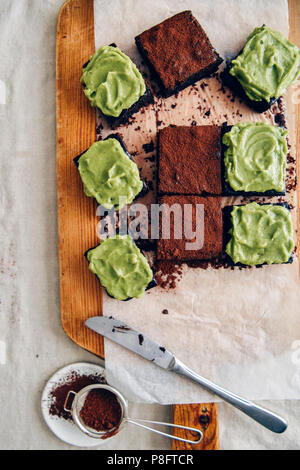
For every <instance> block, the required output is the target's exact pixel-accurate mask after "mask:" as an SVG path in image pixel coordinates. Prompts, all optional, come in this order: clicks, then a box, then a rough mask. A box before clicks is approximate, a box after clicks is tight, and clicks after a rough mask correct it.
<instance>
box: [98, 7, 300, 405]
mask: <svg viewBox="0 0 300 470" xmlns="http://www.w3.org/2000/svg"><path fill="white" fill-rule="evenodd" d="M184 9H191V10H192V11H193V14H194V15H195V16H196V17H197V18H198V20H199V21H200V23H201V25H202V26H203V27H204V29H205V30H206V32H207V33H208V36H209V38H210V40H211V42H212V44H213V45H214V47H215V48H216V50H217V51H218V52H219V54H220V55H221V56H222V57H223V58H224V59H226V58H230V57H232V56H234V55H236V54H237V53H238V52H239V50H240V49H241V47H242V46H243V44H244V42H245V40H246V38H247V36H248V34H249V33H250V32H251V31H252V30H253V29H254V28H255V27H256V26H260V25H262V24H263V23H265V24H267V25H268V26H270V27H271V28H274V29H276V30H279V31H281V32H282V33H283V34H285V35H286V36H288V5H287V2H286V1H284V0H276V1H271V0H263V1H256V0H243V1H238V0H229V1H226V2H224V1H222V0H214V1H209V0H198V1H196V0H194V1H179V0H175V1H171V0H160V1H156V0H155V1H147V0H138V1H137V0H120V1H117V0H115V1H114V2H112V3H111V4H110V8H109V9H108V8H107V2H105V1H103V0H95V37H96V39H95V42H96V48H98V47H100V46H101V45H102V44H110V43H112V42H115V43H117V45H118V46H119V47H120V48H121V49H122V50H123V51H124V52H125V53H127V54H128V55H130V56H131V57H132V59H133V60H134V61H135V62H136V63H137V64H138V65H139V66H140V68H141V69H142V70H143V71H144V72H145V73H146V74H147V70H146V69H144V67H143V65H142V64H141V59H140V57H139V55H138V53H137V50H136V47H135V43H134V37H135V36H136V35H137V34H139V33H140V32H142V31H144V30H145V29H147V28H149V27H151V26H153V25H155V24H157V23H158V22H160V21H162V20H163V19H165V18H167V17H169V16H172V15H173V14H175V13H177V12H179V11H182V10H184ZM203 82H205V85H202V86H201V83H202V82H198V83H197V84H196V86H194V87H190V88H188V89H186V90H184V91H182V92H181V93H179V95H178V97H177V98H174V97H171V98H169V99H167V100H160V99H156V102H155V104H154V105H153V106H151V107H149V108H148V109H147V110H146V111H145V112H143V113H139V114H138V115H136V116H135V117H134V119H132V120H131V123H130V125H128V126H124V127H121V128H120V129H119V130H118V131H119V132H120V133H121V134H122V135H123V138H124V141H125V143H126V145H127V147H128V149H129V151H130V152H131V153H132V154H133V155H134V156H135V158H136V161H137V163H138V165H139V167H140V170H141V174H142V177H144V178H146V179H148V180H149V179H153V172H154V171H155V168H154V163H153V161H152V160H153V159H151V158H150V157H151V156H152V155H155V149H154V152H153V153H152V154H151V153H150V154H149V153H147V151H146V150H145V147H143V145H144V144H148V143H150V142H153V143H154V144H155V143H156V134H157V130H158V129H159V128H161V127H164V126H166V125H169V124H185V125H191V124H195V123H196V124H198V125H202V124H211V123H215V124H221V123H222V122H224V121H227V122H228V123H229V124H234V123H235V122H241V121H259V120H264V121H266V122H271V123H274V116H275V115H276V113H278V112H282V111H283V112H284V114H285V117H286V118H287V117H288V127H289V143H290V145H291V150H290V154H291V156H292V158H291V159H290V161H289V166H288V171H289V174H290V175H291V181H292V183H293V178H294V166H295V162H294V161H293V158H294V157H295V149H294V145H293V144H294V130H293V119H292V113H291V109H292V108H291V101H292V92H293V89H292V88H291V89H290V90H289V92H288V93H287V96H285V98H284V100H283V101H282V102H281V103H280V109H278V107H277V108H276V107H275V108H274V109H273V111H272V112H267V113H264V114H261V115H260V114H256V113H252V112H251V111H250V110H249V109H248V108H247V107H246V106H245V105H243V104H242V103H240V102H239V100H233V98H232V95H231V93H229V92H228V91H227V90H225V91H224V89H223V88H222V86H221V84H220V81H219V80H218V78H217V77H215V78H210V79H205V80H204V81H203ZM109 132H110V129H109V128H108V127H107V125H106V124H105V122H103V121H102V120H100V121H99V127H98V134H99V138H101V137H105V136H106V135H107V134H108V133H109ZM289 182H290V181H289ZM154 183H155V182H154ZM292 183H291V187H290V188H289V191H288V194H287V196H286V197H285V198H284V200H288V201H289V202H292V203H293V204H295V193H294V190H293V184H292ZM154 200H155V187H154V191H151V192H150V193H149V194H148V195H147V197H146V202H154ZM274 200H275V199H274ZM232 202H235V203H237V199H231V200H224V204H230V203H232ZM294 212H295V211H294ZM299 305H300V294H299V277H298V263H297V259H296V257H295V259H294V262H293V264H291V265H280V266H266V267H262V268H260V269H257V268H247V269H242V270H241V269H238V268H236V269H234V270H230V269H223V268H222V269H215V268H208V269H199V268H197V269H191V268H187V267H186V266H185V267H184V269H183V273H182V276H181V279H180V281H179V282H178V284H177V287H176V289H172V290H164V289H162V288H160V287H157V288H155V289H152V290H151V291H148V292H147V293H146V294H145V296H144V297H143V298H142V299H134V300H130V301H128V302H119V301H117V300H114V299H111V298H109V297H108V296H107V295H106V294H104V315H106V316H110V315H112V316H114V317H115V318H119V319H121V320H123V321H125V322H127V323H128V324H129V325H131V326H133V327H135V328H138V329H140V330H141V331H142V332H143V333H145V334H147V335H149V336H150V337H152V338H153V339H155V340H156V341H158V342H159V343H161V344H162V345H163V346H165V347H166V348H168V349H170V350H171V351H173V352H174V353H175V354H176V355H177V357H178V358H180V359H181V360H182V361H183V362H185V363H186V364H187V365H188V366H189V367H190V368H192V369H193V370H195V371H196V372H198V373H200V374H201V375H204V376H206V377H207V378H209V379H210V380H213V381H215V382H217V383H218V384H219V385H221V386H224V387H227V388H229V389H230V390H232V391H234V392H236V393H240V394H242V395H243V396H244V397H246V398H250V399H256V400H257V399H286V398H299V397H300V367H299V360H297V352H298V350H299V348H300V341H299V337H300V307H299ZM163 310H167V311H168V314H163V313H162V311H163ZM105 357H106V370H107V376H108V381H109V382H110V383H111V384H112V385H114V386H116V387H117V388H118V389H119V390H121V391H122V392H123V393H124V394H125V395H126V396H127V397H128V398H129V399H132V400H135V401H144V402H159V403H191V402H208V401H216V397H214V396H212V395H211V394H209V393H208V392H206V391H205V390H203V389H202V388H200V387H198V386H196V385H194V384H192V383H191V382H188V381H187V380H185V379H182V378H178V377H176V376H175V375H172V374H171V373H167V372H165V371H162V370H161V369H159V368H157V367H155V366H154V365H153V364H151V363H148V362H147V361H145V360H143V359H141V358H139V357H138V356H136V355H134V354H133V353H130V352H128V351H126V350H124V349H123V348H121V347H119V346H117V345H115V344H114V343H112V342H110V341H105Z"/></svg>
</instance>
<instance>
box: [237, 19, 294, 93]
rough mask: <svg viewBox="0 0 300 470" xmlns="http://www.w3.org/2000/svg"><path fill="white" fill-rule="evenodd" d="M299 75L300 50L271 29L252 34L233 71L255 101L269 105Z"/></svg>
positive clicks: (257, 29)
mask: <svg viewBox="0 0 300 470" xmlns="http://www.w3.org/2000/svg"><path fill="white" fill-rule="evenodd" d="M299 72H300V50H299V48H298V47H297V46H295V45H294V44H292V43H291V42H290V41H288V40H287V39H286V38H285V37H284V36H283V35H282V34H281V33H279V32H277V31H273V30H272V29H270V28H268V27H267V26H262V27H260V28H256V29H255V30H254V31H253V32H252V33H251V34H250V36H249V37H248V39H247V42H246V44H245V47H244V49H243V51H242V53H241V54H240V55H239V56H238V57H237V58H236V59H234V60H233V61H232V67H231V69H230V74H231V75H233V76H235V77H236V78H237V79H238V81H239V82H240V84H241V85H242V87H243V89H244V91H245V93H246V94H247V95H248V97H249V98H250V99H251V100H254V101H262V100H266V101H267V102H269V101H270V99H271V98H279V96H281V95H282V94H283V93H284V91H285V90H286V88H287V87H288V86H290V85H291V84H292V83H293V82H294V81H295V80H296V79H297V76H298V75H299Z"/></svg>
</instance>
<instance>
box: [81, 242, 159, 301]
mask: <svg viewBox="0 0 300 470" xmlns="http://www.w3.org/2000/svg"><path fill="white" fill-rule="evenodd" d="M87 259H88V261H89V268H90V270H91V271H92V272H93V273H94V274H96V275H97V276H98V278H99V280H100V282H101V284H102V286H103V287H105V289H106V290H107V292H108V293H109V294H110V295H111V296H112V297H114V298H115V299H118V300H126V299H128V298H131V297H137V298H139V297H142V295H143V294H144V292H145V289H146V287H147V286H148V284H149V283H150V282H151V281H152V279H153V273H152V270H151V268H150V266H149V264H148V261H147V259H146V258H145V256H144V255H143V254H142V253H141V251H140V250H139V249H138V247H137V246H136V245H135V243H134V242H133V240H132V238H131V237H130V236H129V235H115V236H112V237H109V238H106V239H105V240H103V242H101V243H100V245H98V246H97V247H96V248H93V249H92V250H90V251H88V253H87Z"/></svg>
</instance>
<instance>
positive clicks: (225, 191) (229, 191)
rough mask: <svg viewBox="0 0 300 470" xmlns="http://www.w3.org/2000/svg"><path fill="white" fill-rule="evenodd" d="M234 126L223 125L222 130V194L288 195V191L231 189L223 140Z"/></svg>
mask: <svg viewBox="0 0 300 470" xmlns="http://www.w3.org/2000/svg"><path fill="white" fill-rule="evenodd" d="M231 128H232V126H228V125H227V123H226V122H224V123H223V124H222V130H221V179H222V193H223V196H245V197H246V196H247V197H253V196H269V197H272V196H284V195H285V194H286V191H283V192H277V191H274V190H268V191H265V192H255V191H234V189H232V188H231V186H230V185H229V184H228V183H227V181H226V179H225V163H224V152H225V150H226V149H227V147H226V145H224V144H223V142H222V139H223V135H224V134H226V132H230V129H231Z"/></svg>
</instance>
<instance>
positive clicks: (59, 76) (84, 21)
mask: <svg viewBox="0 0 300 470" xmlns="http://www.w3.org/2000/svg"><path fill="white" fill-rule="evenodd" d="M289 5H290V23H291V39H292V40H293V41H294V42H295V43H296V44H298V45H300V38H299V36H300V34H299V26H300V21H299V20H300V2H299V1H297V0H292V1H290V2H289ZM94 50H95V41H94V11H93V0H68V1H67V2H66V3H65V4H64V5H63V6H62V8H61V10H60V13H59V17H58V24H57V37H56V54H57V56H56V110H57V132H56V133H57V152H56V157H57V197H58V248H59V265H60V303H61V321H62V326H63V328H64V330H65V332H66V334H67V335H68V336H69V337H70V338H71V339H72V340H73V341H74V342H75V343H77V344H78V345H79V346H81V347H83V348H85V349H87V350H88V351H90V352H92V353H94V354H96V355H97V356H99V357H102V358H104V342H103V338H101V337H99V335H97V334H96V333H94V332H92V331H91V330H89V329H88V328H86V327H85V325H84V322H85V320H86V319H87V318H88V317H90V316H93V315H101V314H102V291H101V289H100V288H99V283H98V281H97V279H96V277H95V276H94V275H93V274H92V273H91V272H90V271H89V269H88V265H87V262H86V260H85V259H84V256H83V253H84V252H85V251H86V250H87V249H89V248H90V247H91V246H95V245H96V244H98V239H97V236H96V225H97V222H98V220H97V218H96V208H97V205H96V203H95V201H93V200H92V199H91V198H87V197H84V195H83V192H82V184H81V181H80V178H79V176H78V172H77V169H76V167H75V165H74V164H73V161H72V160H73V158H74V157H76V156H77V155H79V154H80V153H81V152H82V151H84V150H85V149H86V148H88V147H89V146H90V145H91V144H92V143H93V142H94V141H95V140H96V114H95V111H94V110H93V109H92V108H91V107H90V105H89V102H88V100H87V99H86V98H85V96H84V94H83V92H82V88H81V85H80V81H79V80H80V77H81V71H82V64H84V63H85V62H86V61H87V60H88V59H89V57H90V56H91V54H92V53H93V52H94ZM297 108H299V107H297ZM297 119H298V122H300V121H299V109H298V110H297ZM299 145H300V144H299V133H298V137H297V147H298V148H299ZM298 175H299V172H298ZM172 416H173V422H174V423H176V424H182V425H187V426H192V427H198V428H200V429H201V430H202V431H203V432H204V439H203V441H202V442H201V443H200V444H199V445H198V446H193V447H192V448H193V449H197V450H204V449H205V450H208V449H218V448H219V433H218V418H217V406H216V404H215V403H209V404H190V405H174V406H172ZM176 435H179V436H180V437H184V436H185V432H184V431H181V430H180V431H179V430H178V432H176ZM189 437H190V436H189ZM173 449H178V450H180V449H191V446H190V445H188V444H184V443H181V442H179V441H175V440H173Z"/></svg>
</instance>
